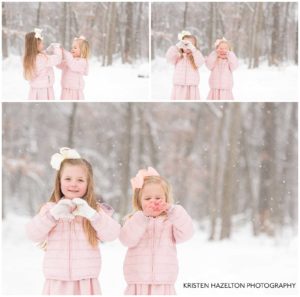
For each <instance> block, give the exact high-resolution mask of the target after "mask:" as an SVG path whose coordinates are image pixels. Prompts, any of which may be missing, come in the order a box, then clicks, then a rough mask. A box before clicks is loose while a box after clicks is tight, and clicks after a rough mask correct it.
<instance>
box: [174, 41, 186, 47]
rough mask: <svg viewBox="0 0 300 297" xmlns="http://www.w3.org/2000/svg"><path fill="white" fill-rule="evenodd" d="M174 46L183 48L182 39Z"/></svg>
mask: <svg viewBox="0 0 300 297" xmlns="http://www.w3.org/2000/svg"><path fill="white" fill-rule="evenodd" d="M176 46H177V47H178V48H185V44H184V42H183V41H182V40H180V41H178V42H177V43H176Z"/></svg>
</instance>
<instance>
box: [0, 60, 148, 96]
mask: <svg viewBox="0 0 300 297" xmlns="http://www.w3.org/2000/svg"><path fill="white" fill-rule="evenodd" d="M2 70H3V71H2V100H3V101H20V100H27V96H28V92H29V84H28V82H27V81H26V80H25V79H24V78H23V68H22V60H21V58H20V57H19V56H11V57H9V58H7V59H5V60H4V61H3V62H2ZM54 71H55V83H54V92H55V99H56V100H59V98H60V90H61V87H60V78H61V71H60V70H58V69H57V68H55V70H54ZM139 76H144V77H139ZM145 76H146V78H145ZM147 76H149V64H148V63H146V62H144V63H140V64H135V65H123V64H121V63H116V64H115V65H114V66H109V67H101V63H100V62H97V60H96V59H95V58H93V59H91V60H90V61H89V75H88V76H85V77H84V81H85V88H84V95H85V99H86V100H88V101H147V100H148V93H149V78H147Z"/></svg>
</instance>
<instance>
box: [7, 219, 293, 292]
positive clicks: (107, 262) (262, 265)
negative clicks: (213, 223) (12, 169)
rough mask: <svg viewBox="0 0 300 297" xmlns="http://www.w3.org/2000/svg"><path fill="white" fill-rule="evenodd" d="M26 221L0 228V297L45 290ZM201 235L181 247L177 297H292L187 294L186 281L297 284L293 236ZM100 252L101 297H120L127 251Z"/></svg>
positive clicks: (107, 247)
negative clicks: (210, 237)
mask: <svg viewBox="0 0 300 297" xmlns="http://www.w3.org/2000/svg"><path fill="white" fill-rule="evenodd" d="M27 221H28V218H27V217H17V216H15V215H9V216H8V217H7V219H6V220H5V221H4V222H3V223H2V247H3V248H2V265H3V267H2V295H10V294H22V295H38V294H40V292H41V290H42V286H43V281H44V279H43V275H42V258H43V253H44V252H43V251H42V250H40V249H39V248H37V247H35V245H34V244H33V243H31V242H30V241H29V240H28V239H27V238H26V236H25V232H24V230H25V228H24V225H25V224H26V223H27ZM206 238H207V234H206V233H204V232H203V231H198V232H197V233H196V235H195V236H194V238H193V239H192V240H190V241H188V242H186V243H183V244H180V245H178V258H179V266H180V269H179V277H178V281H177V283H176V290H177V294H178V295H198V296H224V295H227V294H228V295H227V296H233V295H234V296H241V295H247V296H254V295H255V296H256V295H259V296H264V295H268V296H271V295H278V296H292V295H296V294H297V292H296V289H235V290H234V289H184V288H183V283H184V282H189V283H191V282H197V283H199V282H202V283H204V282H296V279H297V238H296V237H294V236H292V234H290V232H285V235H284V236H282V237H281V238H280V239H270V238H267V237H265V236H260V237H258V238H256V239H253V238H252V237H251V235H250V228H249V230H247V229H246V228H243V229H242V230H240V231H239V232H235V234H234V236H233V239H231V240H230V241H229V240H228V241H222V242H208V241H207V239H206ZM101 250H102V259H103V264H102V270H101V274H100V284H101V287H102V293H103V295H122V293H123V290H124V288H125V286H126V284H125V282H124V280H123V273H122V263H123V259H124V256H125V252H126V249H125V248H124V247H123V246H122V245H121V243H120V242H119V241H118V240H115V241H114V242H111V243H105V244H102V246H101Z"/></svg>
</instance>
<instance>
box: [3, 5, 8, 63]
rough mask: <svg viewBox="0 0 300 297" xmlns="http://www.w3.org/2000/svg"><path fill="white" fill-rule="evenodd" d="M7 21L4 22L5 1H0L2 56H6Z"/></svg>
mask: <svg viewBox="0 0 300 297" xmlns="http://www.w3.org/2000/svg"><path fill="white" fill-rule="evenodd" d="M7 29H8V28H7V23H6V7H5V2H2V57H3V58H4V59H5V58H7V57H8V40H7V33H6V30H7Z"/></svg>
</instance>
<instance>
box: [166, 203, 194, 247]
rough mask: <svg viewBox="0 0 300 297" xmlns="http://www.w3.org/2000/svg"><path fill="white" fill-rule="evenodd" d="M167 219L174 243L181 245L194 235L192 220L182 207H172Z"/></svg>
mask: <svg viewBox="0 0 300 297" xmlns="http://www.w3.org/2000/svg"><path fill="white" fill-rule="evenodd" d="M168 218H169V220H170V222H171V223H172V224H173V236H174V238H175V241H176V243H181V242H184V241H187V240H189V239H191V238H192V236H193V235H194V227H193V222H192V218H191V217H190V216H189V215H188V213H187V212H186V210H185V209H184V208H183V207H182V206H180V205H176V206H174V208H173V209H171V210H170V212H169V214H168Z"/></svg>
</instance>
